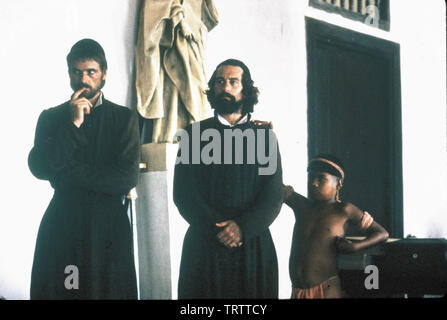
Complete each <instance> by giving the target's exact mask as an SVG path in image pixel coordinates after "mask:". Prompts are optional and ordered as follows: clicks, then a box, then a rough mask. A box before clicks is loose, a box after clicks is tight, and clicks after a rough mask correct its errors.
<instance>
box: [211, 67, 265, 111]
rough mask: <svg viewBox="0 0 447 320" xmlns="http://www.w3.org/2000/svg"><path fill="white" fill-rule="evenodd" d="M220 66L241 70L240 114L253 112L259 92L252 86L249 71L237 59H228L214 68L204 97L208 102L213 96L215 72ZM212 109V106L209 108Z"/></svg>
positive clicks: (252, 82)
mask: <svg viewBox="0 0 447 320" xmlns="http://www.w3.org/2000/svg"><path fill="white" fill-rule="evenodd" d="M221 66H236V67H240V68H241V69H242V71H243V72H242V87H243V88H242V95H243V107H242V113H244V114H245V113H247V112H253V107H254V105H255V104H257V103H258V96H259V90H258V88H257V87H255V86H254V81H253V80H252V79H251V74H250V70H249V69H248V67H247V66H246V65H245V63H243V62H242V61H240V60H237V59H228V60H225V61H223V62H221V63H219V65H218V66H217V67H216V69H215V70H214V72H213V75H212V76H211V78H210V80H209V81H208V90H206V91H205V93H206V95H207V96H208V100H209V99H210V96H211V95H214V84H215V82H216V75H217V70H218V69H219V68H220V67H221ZM211 107H212V108H213V106H211Z"/></svg>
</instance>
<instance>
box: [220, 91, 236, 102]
mask: <svg viewBox="0 0 447 320" xmlns="http://www.w3.org/2000/svg"><path fill="white" fill-rule="evenodd" d="M226 97H228V98H230V99H231V101H232V102H235V101H236V97H235V96H233V95H231V94H230V93H228V92H222V93H221V94H219V95H218V96H217V98H218V99H220V100H224V98H226Z"/></svg>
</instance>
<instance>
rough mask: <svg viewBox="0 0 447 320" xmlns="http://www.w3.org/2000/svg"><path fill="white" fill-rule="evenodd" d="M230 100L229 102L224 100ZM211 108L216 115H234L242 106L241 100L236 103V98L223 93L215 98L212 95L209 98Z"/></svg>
mask: <svg viewBox="0 0 447 320" xmlns="http://www.w3.org/2000/svg"><path fill="white" fill-rule="evenodd" d="M225 97H228V98H230V100H227V99H225ZM208 100H209V102H210V105H211V107H213V108H214V109H215V110H216V112H217V113H218V114H232V113H236V112H237V111H238V110H239V109H240V108H241V106H242V103H243V100H244V99H241V100H239V101H236V98H235V97H234V96H232V95H231V94H229V93H226V92H223V93H221V94H220V95H218V96H216V95H215V94H214V93H213V94H212V96H211V97H209V99H208Z"/></svg>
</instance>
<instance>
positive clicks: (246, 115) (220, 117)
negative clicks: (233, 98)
mask: <svg viewBox="0 0 447 320" xmlns="http://www.w3.org/2000/svg"><path fill="white" fill-rule="evenodd" d="M217 119H218V120H219V122H220V123H222V124H223V125H225V126H229V127H234V126H237V125H238V124H243V123H246V122H247V121H248V113H246V114H245V116H243V117H242V118H241V119H240V120H239V121H238V122H236V123H235V124H231V123H229V122H228V121H227V119H225V118H224V117H222V116H221V115H220V114H217Z"/></svg>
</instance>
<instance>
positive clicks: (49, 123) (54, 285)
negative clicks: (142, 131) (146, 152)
mask: <svg viewBox="0 0 447 320" xmlns="http://www.w3.org/2000/svg"><path fill="white" fill-rule="evenodd" d="M139 154H140V142H139V129H138V121H137V117H136V114H135V112H132V111H131V110H129V109H127V108H125V107H122V106H118V105H116V104H114V103H112V102H110V101H107V100H105V99H103V103H102V104H101V105H99V106H97V107H95V108H94V109H92V112H91V114H90V115H86V117H85V121H84V123H83V124H82V125H81V127H80V128H77V127H76V126H75V125H74V124H73V123H72V122H71V121H70V111H69V104H68V102H67V103H64V104H62V105H60V106H57V107H54V108H51V109H48V110H45V111H43V112H42V113H41V115H40V117H39V120H38V123H37V128H36V135H35V140H34V147H33V149H32V150H31V152H30V154H29V158H28V164H29V168H30V170H31V172H32V173H33V174H34V176H36V177H37V178H39V179H44V180H49V181H50V183H51V186H52V187H53V189H54V195H53V198H52V199H51V202H50V204H49V206H48V208H47V210H46V212H45V214H44V216H43V218H42V221H41V224H40V227H39V232H38V236H37V241H36V248H35V252H34V261H33V268H32V275H31V299H136V298H137V283H136V275H135V265H134V258H133V251H132V234H131V227H130V224H129V219H128V216H127V212H126V208H125V205H124V204H123V196H125V195H126V194H127V193H128V191H129V190H130V189H132V188H133V187H134V186H135V185H136V184H137V182H138V170H139V169H138V165H139V160H140V158H139Z"/></svg>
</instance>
